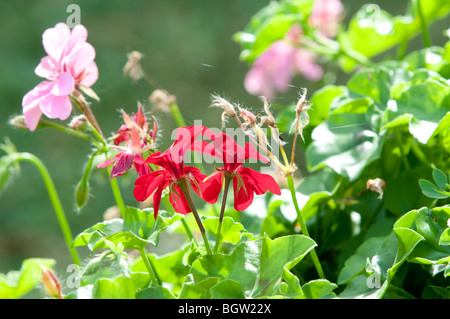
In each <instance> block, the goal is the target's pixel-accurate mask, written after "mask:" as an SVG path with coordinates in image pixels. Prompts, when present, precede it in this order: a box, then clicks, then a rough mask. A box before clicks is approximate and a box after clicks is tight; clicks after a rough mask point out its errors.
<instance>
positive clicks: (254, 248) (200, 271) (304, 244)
mask: <svg viewBox="0 0 450 319" xmlns="http://www.w3.org/2000/svg"><path fill="white" fill-rule="evenodd" d="M314 246H315V243H314V241H313V240H311V239H310V238H308V237H305V236H301V235H291V236H285V237H279V238H277V239H275V240H273V241H272V240H271V239H269V238H267V237H263V238H260V239H256V240H252V241H248V242H243V243H241V244H239V245H238V246H236V248H235V249H234V251H233V252H232V253H231V255H222V254H213V255H206V256H202V257H200V258H199V259H197V260H196V261H195V262H194V263H193V264H192V268H191V271H190V274H191V276H192V279H193V282H194V283H200V282H202V281H204V280H206V279H208V278H219V279H220V280H226V279H230V280H234V281H237V282H240V283H241V286H242V290H243V292H244V295H245V296H246V297H252V298H255V297H259V296H270V295H275V294H277V293H278V286H279V284H280V280H281V278H282V275H283V272H284V270H285V269H287V270H289V269H291V268H292V267H293V266H295V265H296V264H297V263H298V262H299V261H300V260H301V259H302V258H303V257H304V256H305V255H306V254H307V253H308V252H309V251H310V250H311V249H312V248H313V247H314Z"/></svg>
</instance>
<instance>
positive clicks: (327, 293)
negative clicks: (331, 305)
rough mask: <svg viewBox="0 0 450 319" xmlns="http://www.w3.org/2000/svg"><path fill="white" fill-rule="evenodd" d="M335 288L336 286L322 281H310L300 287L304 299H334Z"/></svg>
mask: <svg viewBox="0 0 450 319" xmlns="http://www.w3.org/2000/svg"><path fill="white" fill-rule="evenodd" d="M336 288H337V285H336V284H334V283H331V282H329V281H328V280H323V279H317V280H312V281H309V282H307V283H306V284H304V285H303V286H302V290H303V292H304V299H330V298H335V297H336V295H335V293H334V292H333V290H335V289H336ZM302 299H303V298H302Z"/></svg>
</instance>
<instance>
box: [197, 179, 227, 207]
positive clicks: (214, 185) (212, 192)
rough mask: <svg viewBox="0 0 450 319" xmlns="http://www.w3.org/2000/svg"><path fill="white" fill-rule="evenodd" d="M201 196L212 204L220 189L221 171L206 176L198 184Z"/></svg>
mask: <svg viewBox="0 0 450 319" xmlns="http://www.w3.org/2000/svg"><path fill="white" fill-rule="evenodd" d="M200 188H201V191H202V198H203V199H204V200H205V201H207V202H208V203H210V204H214V203H215V202H216V201H217V198H218V197H219V194H220V192H221V190H222V173H220V172H217V173H214V174H213V175H211V176H210V177H207V178H206V181H204V182H202V183H201V184H200Z"/></svg>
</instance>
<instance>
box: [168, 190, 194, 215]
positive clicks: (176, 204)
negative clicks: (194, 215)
mask: <svg viewBox="0 0 450 319" xmlns="http://www.w3.org/2000/svg"><path fill="white" fill-rule="evenodd" d="M169 200H170V203H171V204H172V206H173V208H174V209H175V210H176V211H177V212H178V213H180V214H183V215H186V214H188V213H190V212H191V207H190V206H189V203H188V201H187V199H186V197H185V196H184V194H183V192H182V191H181V188H180V187H179V186H178V185H176V184H173V190H172V191H171V192H170V195H169Z"/></svg>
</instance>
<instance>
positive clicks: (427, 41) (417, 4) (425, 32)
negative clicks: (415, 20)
mask: <svg viewBox="0 0 450 319" xmlns="http://www.w3.org/2000/svg"><path fill="white" fill-rule="evenodd" d="M413 5H414V9H415V11H416V13H417V15H418V17H419V20H420V30H421V32H422V38H423V43H424V45H425V47H427V48H429V47H431V45H432V43H431V38H430V34H429V33H428V28H427V22H426V21H425V17H424V15H423V12H422V7H421V5H420V0H413Z"/></svg>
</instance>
